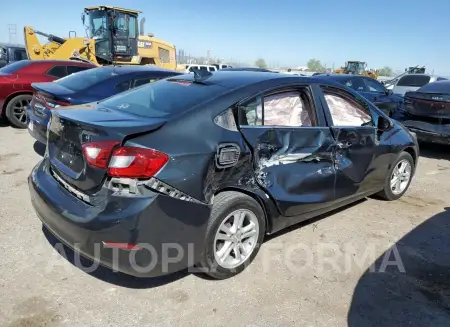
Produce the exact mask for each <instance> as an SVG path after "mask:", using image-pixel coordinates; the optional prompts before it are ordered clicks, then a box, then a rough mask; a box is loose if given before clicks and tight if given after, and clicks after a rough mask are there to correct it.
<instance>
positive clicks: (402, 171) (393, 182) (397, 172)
mask: <svg viewBox="0 0 450 327" xmlns="http://www.w3.org/2000/svg"><path fill="white" fill-rule="evenodd" d="M413 173H414V160H413V158H412V156H411V155H410V154H409V153H408V152H405V151H403V152H402V153H400V155H399V156H398V158H397V160H396V161H395V163H394V164H393V165H392V167H391V169H390V170H389V173H388V174H387V176H386V179H385V182H384V188H383V190H382V191H381V192H379V193H378V194H377V195H378V196H380V197H381V198H383V199H384V200H387V201H394V200H397V199H400V198H401V197H402V196H403V194H405V192H406V191H407V190H408V188H409V185H410V184H411V180H412V176H413Z"/></svg>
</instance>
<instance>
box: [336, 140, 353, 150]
mask: <svg viewBox="0 0 450 327" xmlns="http://www.w3.org/2000/svg"><path fill="white" fill-rule="evenodd" d="M336 145H337V147H338V148H339V149H348V148H349V147H351V146H352V144H351V143H350V142H349V141H344V142H337V143H336Z"/></svg>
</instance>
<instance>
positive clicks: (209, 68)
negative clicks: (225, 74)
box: [208, 67, 216, 72]
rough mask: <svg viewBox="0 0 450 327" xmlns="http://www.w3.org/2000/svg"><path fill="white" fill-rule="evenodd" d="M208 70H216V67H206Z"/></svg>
mask: <svg viewBox="0 0 450 327" xmlns="http://www.w3.org/2000/svg"><path fill="white" fill-rule="evenodd" d="M208 70H209V71H210V72H215V71H216V68H215V67H208Z"/></svg>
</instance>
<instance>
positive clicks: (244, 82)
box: [175, 69, 319, 88]
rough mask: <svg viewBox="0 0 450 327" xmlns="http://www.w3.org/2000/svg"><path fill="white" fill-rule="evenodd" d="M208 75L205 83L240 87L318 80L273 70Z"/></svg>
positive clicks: (190, 75)
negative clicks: (283, 81) (261, 83)
mask: <svg viewBox="0 0 450 327" xmlns="http://www.w3.org/2000/svg"><path fill="white" fill-rule="evenodd" d="M210 74H211V75H210V76H209V77H205V78H204V82H205V84H206V83H207V84H216V85H220V86H223V87H227V88H241V87H245V86H248V85H252V84H256V83H259V82H264V81H267V80H278V81H281V80H292V81H294V80H295V81H296V82H298V83H308V84H310V83H314V82H318V81H319V79H316V78H313V77H307V76H306V77H305V76H299V75H287V74H277V73H273V72H270V73H268V72H259V71H242V70H239V71H227V70H225V69H220V70H218V71H216V72H211V73H210ZM175 79H183V80H188V81H193V80H194V79H195V75H194V74H184V75H181V76H178V77H175Z"/></svg>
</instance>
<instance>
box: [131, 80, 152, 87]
mask: <svg viewBox="0 0 450 327" xmlns="http://www.w3.org/2000/svg"><path fill="white" fill-rule="evenodd" d="M156 80H157V78H142V79H137V80H136V81H135V82H134V87H138V86H141V85H144V84H148V83H153V82H154V81H156Z"/></svg>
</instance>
